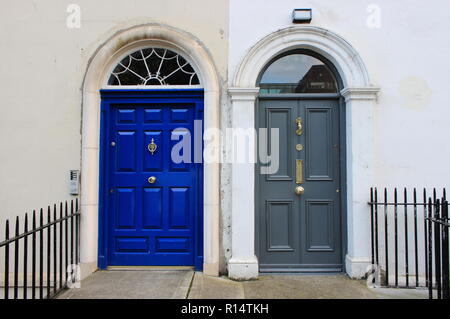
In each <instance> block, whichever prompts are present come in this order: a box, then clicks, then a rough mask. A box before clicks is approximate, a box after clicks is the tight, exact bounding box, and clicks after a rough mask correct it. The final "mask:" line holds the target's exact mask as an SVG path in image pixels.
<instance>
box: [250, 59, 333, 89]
mask: <svg viewBox="0 0 450 319" xmlns="http://www.w3.org/2000/svg"><path fill="white" fill-rule="evenodd" d="M259 87H260V93H262V94H278V93H280V94H282V93H337V92H338V86H337V82H336V78H335V76H334V74H333V72H332V71H331V70H330V68H329V67H328V65H326V64H325V63H324V62H322V61H321V60H319V59H317V58H315V57H313V56H311V55H307V54H304V53H299V52H292V53H288V54H284V55H283V56H281V57H280V58H277V59H276V60H275V61H273V62H272V63H271V64H270V65H269V66H268V67H267V68H266V69H265V71H264V73H263V74H262V76H261V80H260V83H259Z"/></svg>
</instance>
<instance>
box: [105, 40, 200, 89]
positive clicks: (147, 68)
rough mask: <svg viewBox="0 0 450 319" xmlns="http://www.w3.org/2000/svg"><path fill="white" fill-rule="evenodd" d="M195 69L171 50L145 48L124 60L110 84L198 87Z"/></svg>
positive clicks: (111, 78) (110, 78)
mask: <svg viewBox="0 0 450 319" xmlns="http://www.w3.org/2000/svg"><path fill="white" fill-rule="evenodd" d="M198 84H200V82H199V80H198V76H197V74H196V73H195V70H194V69H193V68H192V66H191V65H190V63H189V62H187V61H186V59H184V58H183V57H182V56H181V55H179V54H178V53H175V52H173V51H171V50H168V49H161V48H145V49H140V50H137V51H135V52H133V53H131V54H129V55H127V56H126V57H125V58H123V59H122V60H121V61H120V62H119V63H118V64H117V65H116V67H115V68H114V69H113V71H112V72H111V75H110V77H109V80H108V85H118V86H123V85H146V86H147V85H148V86H150V85H198Z"/></svg>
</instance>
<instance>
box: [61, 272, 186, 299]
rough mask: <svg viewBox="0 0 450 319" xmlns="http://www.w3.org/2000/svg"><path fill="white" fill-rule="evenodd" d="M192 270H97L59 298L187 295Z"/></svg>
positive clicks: (176, 296) (168, 297)
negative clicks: (78, 285) (78, 286)
mask: <svg viewBox="0 0 450 319" xmlns="http://www.w3.org/2000/svg"><path fill="white" fill-rule="evenodd" d="M193 275H194V272H193V271H192V270H168V271H164V270H160V271H158V270H152V271H148V270H129V271H127V270H120V271H97V272H95V273H93V274H92V275H90V276H89V277H87V278H86V279H84V280H82V281H81V283H80V288H72V289H69V290H67V291H65V292H64V293H62V294H61V295H60V296H59V298H60V299H174V298H175V299H185V298H187V295H188V291H189V287H190V284H191V281H192V276H193Z"/></svg>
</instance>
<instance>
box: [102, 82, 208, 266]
mask: <svg viewBox="0 0 450 319" xmlns="http://www.w3.org/2000/svg"><path fill="white" fill-rule="evenodd" d="M101 94H102V137H101V149H102V150H101V158H100V161H101V167H102V170H101V171H102V174H101V175H102V176H101V183H102V185H101V191H100V193H101V194H100V196H101V197H100V198H102V200H103V201H102V203H101V204H100V207H101V209H100V224H101V225H100V232H99V234H100V242H101V243H100V245H99V266H100V268H105V267H106V266H108V265H111V266H113V265H124V266H126V265H128V266H145V265H149V266H151V265H161V266H168V265H169V266H170V265H186V266H192V265H195V266H196V268H197V269H201V266H202V259H203V249H202V246H203V241H202V222H203V210H202V209H203V205H202V192H203V185H202V182H203V167H202V164H201V163H194V162H193V160H194V154H193V150H194V120H201V119H202V117H203V92H202V91H200V90H197V91H194V90H186V91H180V90H179V91H172V92H168V91H157V92H153V94H152V93H150V92H145V91H140V92H137V91H130V92H128V97H127V92H123V91H113V90H103V91H101ZM180 138H185V139H186V140H185V141H188V142H189V143H190V144H191V150H192V152H191V153H192V154H189V153H186V154H183V153H181V155H183V158H186V157H189V158H190V161H191V162H190V163H185V162H173V161H172V158H171V151H172V147H173V146H174V145H175V144H177V143H178V142H179V139H180ZM149 144H156V150H154V152H153V154H152V153H151V152H150V150H149ZM150 176H154V177H156V182H155V183H153V184H151V183H149V182H148V178H149V177H150Z"/></svg>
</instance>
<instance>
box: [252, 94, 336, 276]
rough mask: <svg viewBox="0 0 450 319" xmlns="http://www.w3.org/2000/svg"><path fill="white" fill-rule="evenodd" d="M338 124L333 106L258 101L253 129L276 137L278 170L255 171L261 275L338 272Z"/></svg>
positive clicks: (321, 102) (328, 102)
mask: <svg viewBox="0 0 450 319" xmlns="http://www.w3.org/2000/svg"><path fill="white" fill-rule="evenodd" d="M339 118H340V117H339V102H338V100H298V99H297V100H296V99H291V100H280V99H278V100H277V99H260V101H259V106H258V110H257V125H258V127H260V128H269V129H270V128H278V129H279V135H280V165H279V170H278V171H277V172H276V173H274V174H271V175H261V174H260V166H259V165H258V166H257V169H256V182H257V184H256V185H257V186H256V187H257V189H256V190H257V192H256V193H257V198H256V200H257V205H256V234H257V239H256V245H257V247H256V248H257V254H258V259H259V265H260V270H261V271H314V272H315V271H341V270H342V254H341V250H342V247H341V232H342V229H341V205H340V190H339V187H340V164H339V158H340V156H339V150H340V146H339V141H340V139H339ZM299 122H300V126H301V127H300V126H299ZM299 129H300V130H299ZM269 136H270V131H269ZM268 141H270V138H269V139H268ZM267 143H269V142H267ZM267 148H268V149H269V150H270V147H269V145H268V146H267ZM297 186H301V187H303V188H304V193H303V194H300V195H297V194H296V193H295V188H296V187H297Z"/></svg>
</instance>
